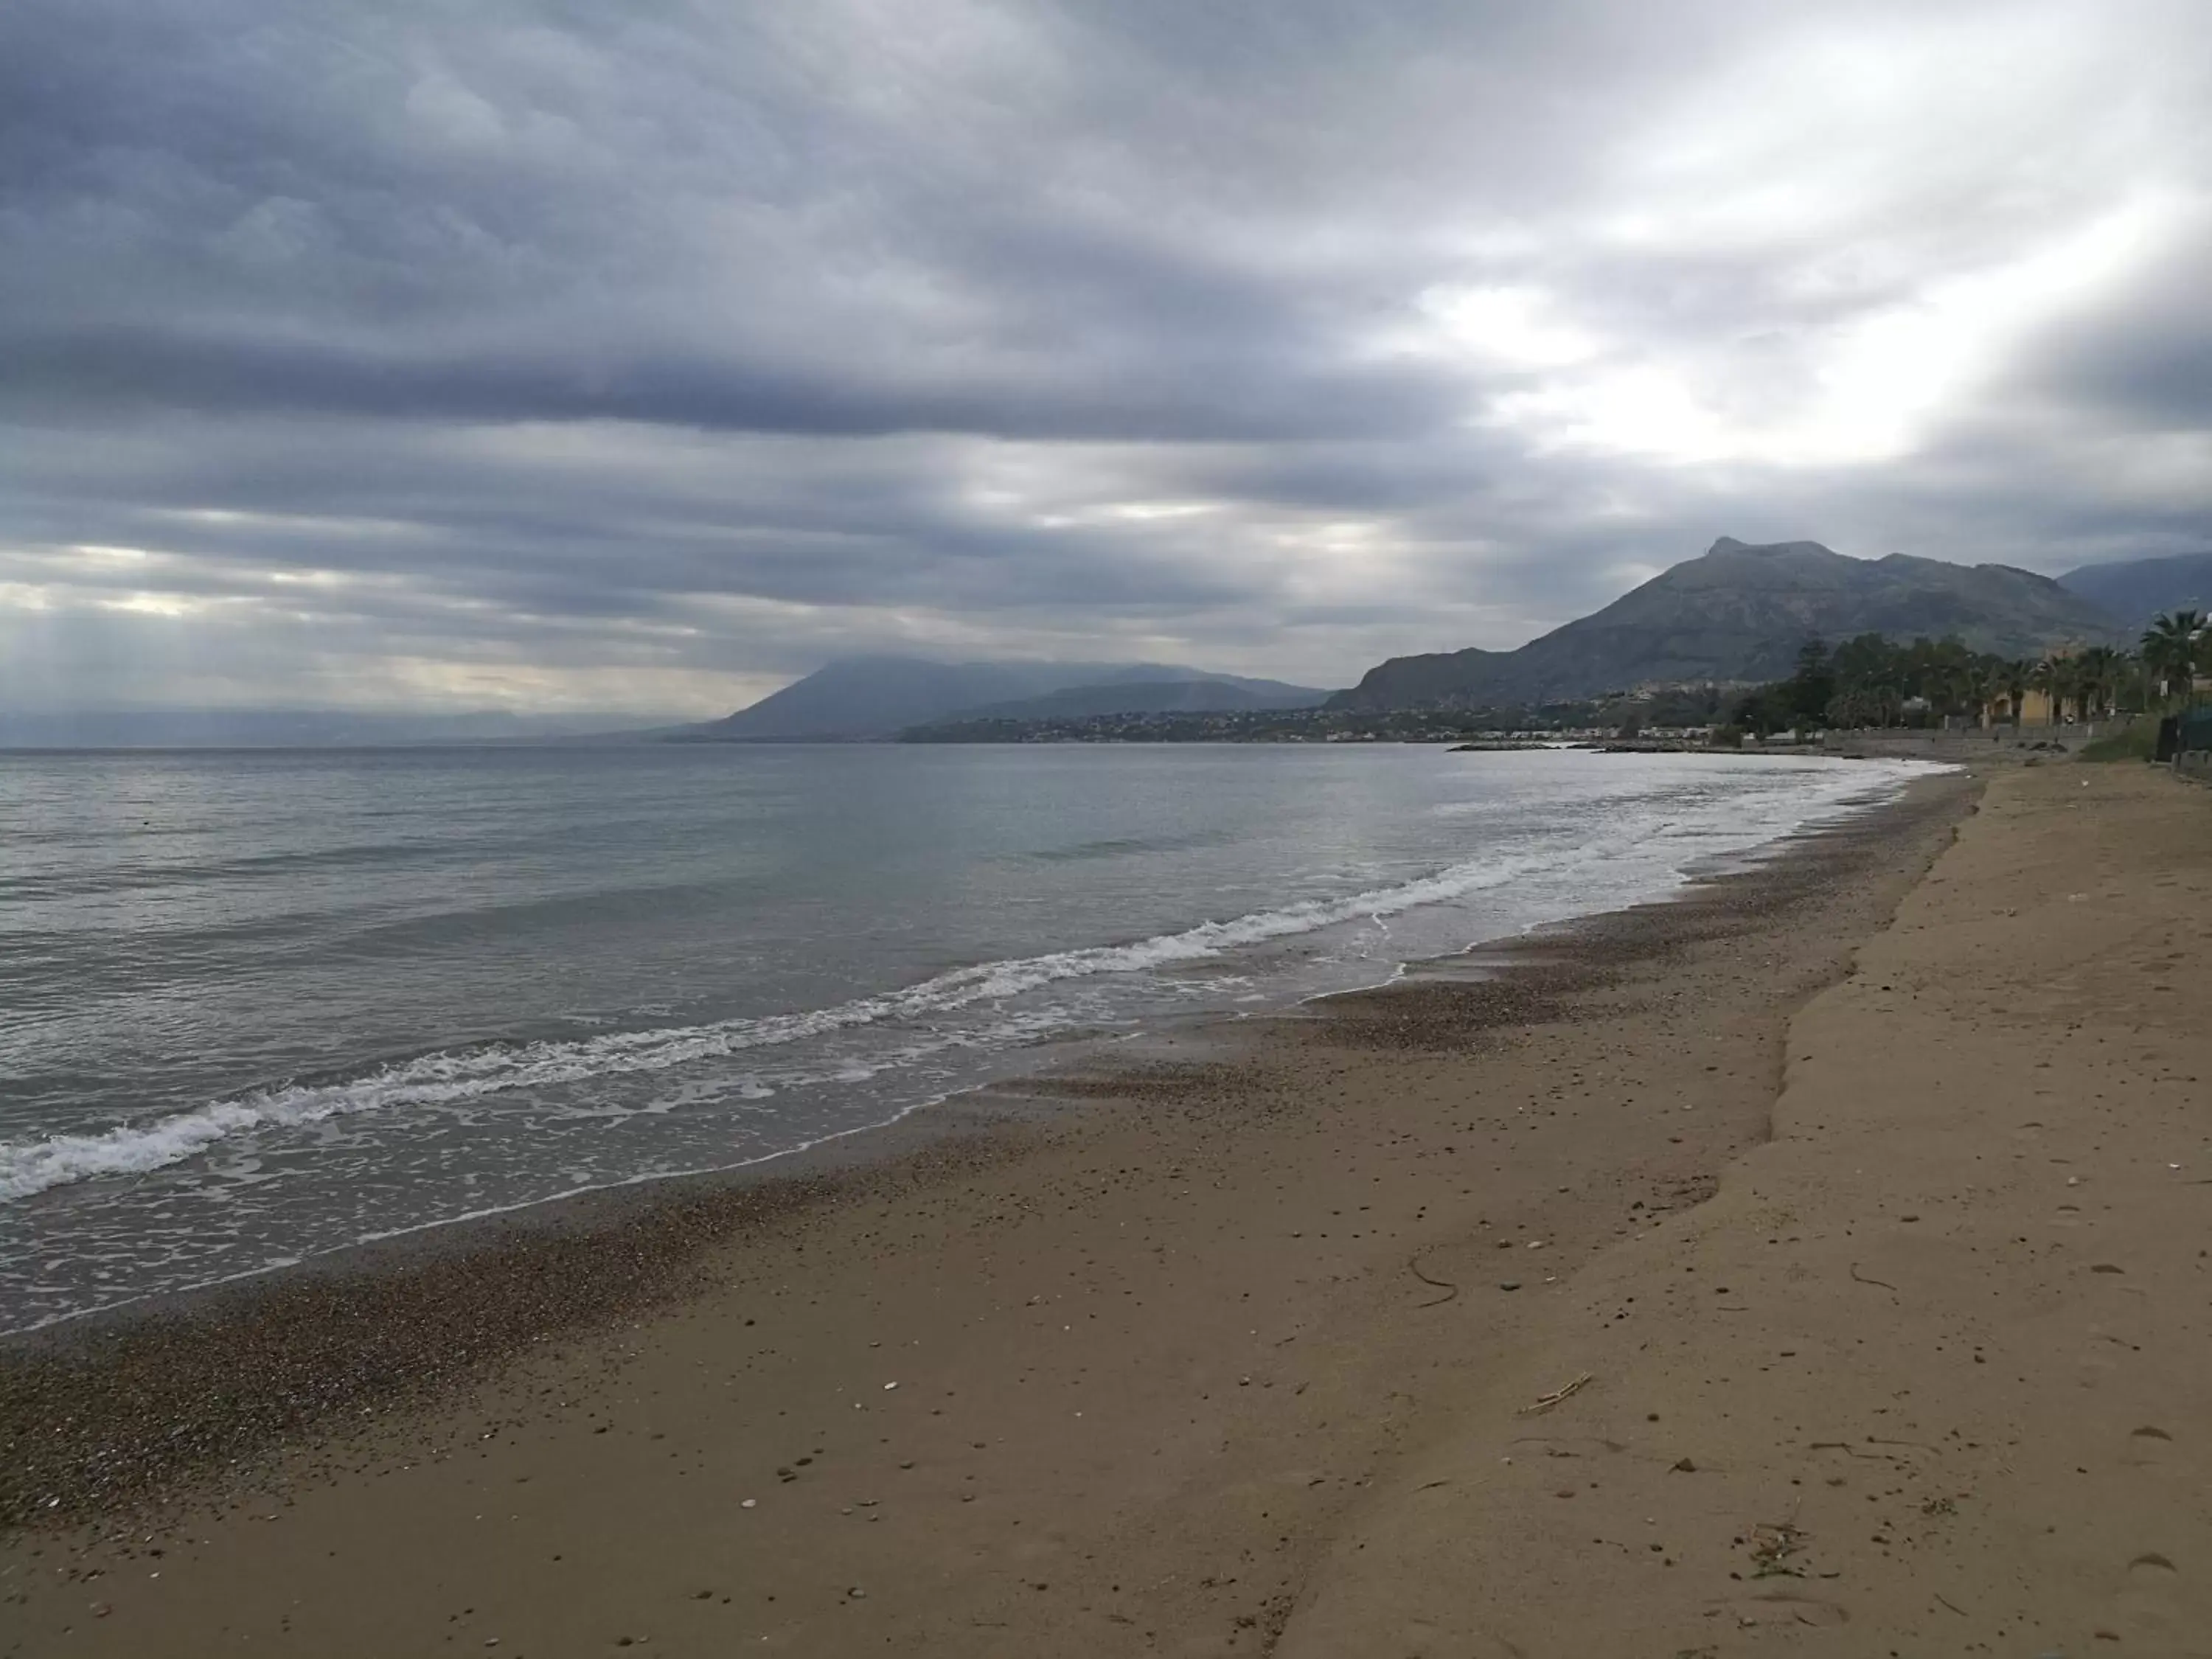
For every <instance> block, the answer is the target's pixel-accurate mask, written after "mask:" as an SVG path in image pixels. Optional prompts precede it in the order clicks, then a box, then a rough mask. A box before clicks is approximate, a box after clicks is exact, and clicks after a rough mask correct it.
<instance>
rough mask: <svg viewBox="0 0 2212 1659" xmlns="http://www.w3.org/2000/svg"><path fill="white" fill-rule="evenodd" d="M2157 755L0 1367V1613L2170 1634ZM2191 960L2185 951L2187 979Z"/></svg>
mask: <svg viewBox="0 0 2212 1659" xmlns="http://www.w3.org/2000/svg"><path fill="white" fill-rule="evenodd" d="M2208 899H2212V793H2206V792H2204V791H2203V790H2201V789H2199V790H2192V789H2191V788H2190V787H2187V786H2185V785H2181V784H2178V783H2176V782H2175V781H2173V780H2172V779H2171V778H2170V777H2167V776H2166V775H2163V774H2158V773H2153V772H2152V771H2150V770H2149V769H2143V768H2136V767H2091V766H2083V765H2075V764H2062V765H2048V766H2040V767H2034V768H2024V767H2020V766H1999V767H1993V768H1991V769H1990V771H1989V772H1988V773H1987V775H1986V776H1982V777H1969V776H1966V775H1953V776H1951V777H1948V778H1944V779H1941V780H1936V781H1930V782H1929V783H1925V784H1922V785H1917V786H1915V787H1914V789H1913V790H1912V791H1911V793H1910V794H1909V796H1908V797H1907V799H1905V800H1904V801H1903V802H1901V803H1900V804H1899V805H1894V806H1892V807H1888V808H1886V809H1884V810H1882V811H1880V812H1878V813H1875V814H1872V815H1869V816H1868V817H1863V818H1862V819H1859V820H1857V821H1856V822H1855V823H1853V824H1852V825H1851V826H1850V827H1849V828H1847V829H1842V830H1839V831H1837V832H1833V833H1830V834H1826V835H1823V836H1815V837H1809V838H1808V839H1806V840H1805V841H1804V842H1802V843H1801V844H1800V845H1798V846H1796V848H1793V849H1792V850H1791V851H1790V852H1789V853H1787V854H1785V855H1784V856H1782V857H1780V858H1778V859H1777V860H1773V861H1772V862H1771V863H1769V864H1767V865H1765V866H1762V867H1760V868H1759V869H1758V870H1755V871H1753V872H1748V873H1745V874H1740V875H1734V876H1729V877H1726V878H1720V879H1717V880H1713V881H1711V882H1707V883H1705V884H1700V885H1699V886H1698V887H1696V888H1694V889H1692V890H1691V891H1690V892H1689V893H1688V894H1687V895H1686V896H1685V897H1684V898H1682V899H1681V900H1680V901H1678V902H1672V903H1668V904H1662V905H1656V906H1651V907H1647V908H1641V909H1638V910H1635V911H1631V912H1626V913H1623V914H1620V915H1613V916H1608V917H1603V918H1599V919H1596V920H1595V921H1591V922H1589V923H1588V924H1584V925H1580V926H1577V927H1574V928H1572V929H1569V930H1563V931H1561V932H1560V933H1556V934H1553V935H1547V936H1545V937H1541V938H1538V939H1531V940H1528V941H1525V942H1522V943H1520V944H1517V945H1512V946H1510V947H1506V948H1504V949H1502V950H1499V951H1494V952H1490V953H1486V954H1485V955H1482V956H1480V957H1473V958H1470V959H1468V961H1467V962H1464V963H1448V964H1436V965H1433V966H1431V967H1430V968H1427V969H1424V970H1422V971H1420V972H1418V973H1416V974H1414V975H1410V976H1409V977H1408V978H1407V979H1406V980H1405V981H1401V982H1400V983H1398V984H1396V985H1394V986H1391V987H1386V988H1385V989H1383V990H1380V991H1376V992H1373V993H1369V994H1361V995H1358V996H1354V997H1349V998H1342V999H1338V1000H1335V1001H1334V1002H1332V1003H1330V1004H1328V1005H1327V1006H1322V1007H1318V1008H1316V1009H1314V1010H1312V1011H1310V1012H1308V1013H1307V1014H1305V1015H1304V1016H1303V1017H1299V1018H1275V1019H1267V1020H1255V1021H1251V1022H1246V1023H1244V1024H1238V1025H1235V1026H1231V1027H1228V1028H1225V1029H1215V1030H1207V1031H1202V1032H1194V1033H1188V1034H1183V1035H1180V1036H1176V1037H1174V1038H1172V1039H1168V1040H1163V1041H1162V1042H1157V1043H1155V1044H1152V1045H1151V1046H1150V1048H1148V1049H1147V1051H1146V1054H1145V1056H1144V1057H1143V1058H1142V1060H1140V1061H1139V1062H1137V1063H1133V1064H1131V1065H1129V1066H1123V1067H1120V1068H1117V1069H1115V1070H1114V1071H1112V1072H1105V1071H1100V1072H1097V1073H1091V1074H1085V1075H1076V1076H1061V1077H1057V1078H1055V1079H1052V1081H1051V1082H1050V1083H1049V1084H1048V1085H1036V1086H1035V1087H1033V1088H1032V1090H1031V1091H1030V1093H1028V1094H1023V1093H1020V1092H1016V1091H1003V1092H1000V1093H998V1094H994V1095H986V1096H982V1097H970V1098H968V1099H964V1100H963V1101H960V1102H958V1103H954V1104H952V1105H951V1106H948V1107H946V1108H945V1109H940V1110H939V1111H937V1112H935V1113H933V1114H929V1115H927V1117H928V1118H929V1121H928V1122H927V1124H923V1123H921V1122H920V1121H917V1122H916V1123H915V1124H914V1125H911V1126H909V1128H908V1130H907V1131H906V1132H905V1136H904V1139H901V1138H899V1137H896V1136H895V1137H890V1138H886V1139H884V1141H882V1142H881V1143H879V1144H878V1146H876V1147H875V1149H874V1150H873V1151H872V1152H871V1153H870V1154H869V1155H868V1156H866V1157H865V1158H847V1159H845V1160H844V1161H842V1163H839V1164H828V1163H823V1164H820V1165H819V1166H817V1167H813V1168H809V1169H803V1170H799V1171H797V1172H795V1173H793V1174H791V1175H789V1176H787V1177H784V1178H781V1179H780V1180H777V1181H773V1182H759V1181H751V1182H726V1183H716V1182H696V1183H689V1184H686V1185H684V1186H683V1187H681V1188H673V1189H671V1190H669V1191H666V1192H660V1193H653V1194H638V1195H632V1196H630V1197H629V1198H627V1199H625V1200H622V1201H620V1202H607V1203H604V1204H599V1205H585V1206H574V1207H573V1208H572V1210H571V1211H570V1212H567V1213H565V1214H563V1215H559V1216H546V1217H538V1218H532V1219H531V1220H529V1221H527V1222H526V1223H523V1224H519V1225H506V1226H501V1227H493V1228H480V1229H474V1230H454V1232H453V1237H448V1238H446V1239H443V1240H441V1241H439V1242H437V1243H430V1244H425V1245H422V1246H421V1247H419V1248H416V1249H410V1250H405V1251H396V1252H392V1253H390V1254H389V1255H387V1256H386V1257H382V1258H379V1259H376V1260H364V1261H357V1262H353V1263H349V1264H340V1265H339V1266H337V1267H334V1268H332V1269H330V1270H326V1271H323V1272H319V1273H300V1274H294V1275H289V1276H285V1277H282V1278H279V1279H274V1280H270V1281H269V1282H267V1283H265V1284H263V1285H256V1286H252V1287H249V1288H247V1289H246V1290H245V1291H240V1292H236V1293H233V1294H230V1295H228V1296H218V1297H202V1298H197V1299H195V1300H193V1301H191V1302H188V1303H187V1304H184V1305H182V1306H181V1307H179V1309H177V1310H174V1311H173V1313H170V1314H167V1315H164V1316H159V1317H154V1318H147V1317H137V1318H129V1319H125V1320H120V1321H115V1322H108V1323H107V1324H106V1325H103V1326H101V1327H100V1328H94V1329H88V1330H86V1331H82V1332H77V1333H73V1334H64V1335H63V1336H61V1337H59V1338H50V1339H48V1340H43V1341H34V1342H29V1343H18V1344H16V1345H15V1346H13V1347H12V1348H11V1349H10V1350H9V1352H7V1354H6V1358H5V1364H4V1366H0V1439H4V1442H5V1463H6V1473H5V1474H4V1475H0V1514H4V1516H5V1518H6V1519H7V1521H8V1522H9V1523H10V1525H11V1526H12V1527H13V1528H14V1531H13V1533H12V1534H11V1536H10V1539H9V1541H8V1542H7V1544H6V1545H5V1546H4V1548H0V1654H8V1655H16V1654H21V1655H26V1656H33V1655H35V1656H45V1655H48V1654H80V1653H81V1654H88V1655H106V1654H112V1655H133V1656H144V1655H179V1656H196V1655H201V1654H218V1653H225V1654H227V1653H235V1652H241V1651H242V1652H264V1653H269V1652H273V1653H284V1654H289V1653H299V1654H306V1655H316V1656H333V1659H336V1656H355V1655H362V1656H367V1655H392V1656H398V1655H417V1654H427V1653H440V1652H460V1651H471V1650H473V1651H484V1650H492V1651H496V1652H497V1653H499V1654H501V1656H508V1655H522V1656H540V1659H544V1656H566V1655H596V1654H601V1653H607V1652H612V1651H615V1650H620V1649H632V1650H643V1651H645V1652H647V1653H651V1654H670V1655H704V1654H723V1653H734V1652H740V1651H744V1652H751V1651H760V1652H772V1653H791V1654H810V1655H842V1654H848V1653H859V1652H878V1651H881V1652H890V1653H910V1654H945V1655H962V1656H966V1655H1000V1654H1003V1655H1009V1656H1011V1655H1035V1654H1043V1653H1049V1654H1066V1655H1101V1656H1104V1655H1116V1656H1119V1655H1139V1654H1170V1655H1212V1654H1259V1653H1267V1652H1275V1653H1280V1654H1283V1655H1299V1656H1307V1655H1311V1656H1335V1655H1348V1654H1363V1655H1364V1654H1377V1655H1391V1656H1437V1659H1442V1656H1455V1659H1464V1656H1477V1659H1489V1656H1493V1655H1494V1656H1506V1655H1517V1656H1529V1659H1534V1656H1553V1655H1558V1656H1607V1655H1621V1656H1649V1655H1662V1656H1676V1655H1682V1654H1697V1655H1712V1656H1722V1655H1735V1654H1751V1653H1765V1652H1803V1653H1811V1654H1837V1655H1845V1654H1850V1655H1857V1654H1881V1653H1887V1652H1895V1653H1899V1654H1924V1655H1937V1654H1957V1653H1974V1652H1990V1653H2003V1654H2012V1653H2021V1654H2041V1653H2045V1652H2063V1653H2065V1654H2069V1655H2075V1654H2087V1653H2091V1652H2104V1651H2112V1652H2117V1653H2122V1654H2130V1653H2134V1654H2177V1655H2178V1654H2188V1653H2196V1652H2208V1653H2212V1634H2207V1632H2212V1579H2208V1577H2207V1574H2206V1571H2205V1564H2204V1558H2205V1556H2206V1553H2207V1551H2208V1548H2212V1516H2208V1514H2207V1507H2208V1500H2207V1499H2206V1498H2205V1497H2204V1493H2205V1492H2207V1491H2212V1486H2208V1484H2207V1481H2206V1478H2205V1477H2206V1475H2207V1474H2208V1468H2207V1463H2208V1448H2212V1411H2208V1409H2207V1408H2208V1405H2212V1400H2208V1390H2209V1389H2212V1382H2208V1380H2207V1379H2212V1319H2208V1317H2207V1316H2206V1313H2205V1304H2204V1295H2203V1291H2204V1275H2205V1273H2206V1271H2207V1261H2208V1258H2207V1257H2206V1255H2204V1252H2203V1249H2201V1248H2200V1245H2199V1243H2198V1240H2199V1239H2200V1238H2201V1237H2202V1234H2203V1225H2202V1206H2203V1205H2204V1204H2206V1203H2207V1202H2208V1201H2212V1200H2207V1198H2206V1196H2205V1194H2206V1193H2207V1191H2208V1190H2212V1188H2208V1187H2207V1185H2206V1183H2207V1182H2212V1131H2208V1130H2207V1128H2206V1127H2205V1126H2204V1125H2203V1123H2202V1122H2201V1121H2197V1120H2198V1119H2199V1118H2200V1117H2201V1113H2202V1109H2203V1104H2204V1103H2205V1101H2206V1100H2207V1099H2208V1098H2212V1029H2208V1028H2207V1027H2206V1025H2205V1024H2204V1022H2203V1014H2202V1010H2203V1000H2204V999H2203V989H2204V987H2205V979H2206V975H2207V973H2208V971H2209V970H2208V969H2207V966H2206V964H2207V963H2208V961H2212V956H2208V953H2207V951H2206V948H2205V947H2206V943H2207V937H2206V936H2207V933H2208V931H2212V923H2208V921H2207V917H2208V915H2212V912H2208V909H2207V902H2208ZM2192 993H2193V994H2192Z"/></svg>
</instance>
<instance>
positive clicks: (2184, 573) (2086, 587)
mask: <svg viewBox="0 0 2212 1659" xmlns="http://www.w3.org/2000/svg"><path fill="white" fill-rule="evenodd" d="M2058 585H2059V586H2061V587H2063V588H2064V589H2066V590H2067V591H2068V592H2071V593H2078V594H2080V595H2081V597H2082V598H2083V599H2087V600H2088V601H2089V602H2090V603H2091V604H2093V605H2101V606H2102V607H2103V608H2104V609H2105V610H2106V611H2111V612H2112V615H2114V616H2115V617H2118V618H2119V619H2120V621H2121V622H2122V623H2125V624H2126V625H2127V626H2128V627H2129V628H2130V629H2134V630H2135V631H2136V632H2137V633H2140V632H2142V629H2145V628H2147V627H2148V626H2149V625H2150V620H2151V618H2152V617H2155V616H2157V615H2158V614H2159V613H2160V612H2161V611H2207V612H2212V553H2181V554H2177V555H2175V556H2173V557H2172V558H2165V559H2127V560H2123V561H2121V562H2118V563H2115V564H2085V565H2083V566H2082V567H2081V568H2080V569H2079V570H2069V571H2068V572H2067V573H2066V574H2064V575H2063V576H2061V577H2060V578H2059V579H2058Z"/></svg>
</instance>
